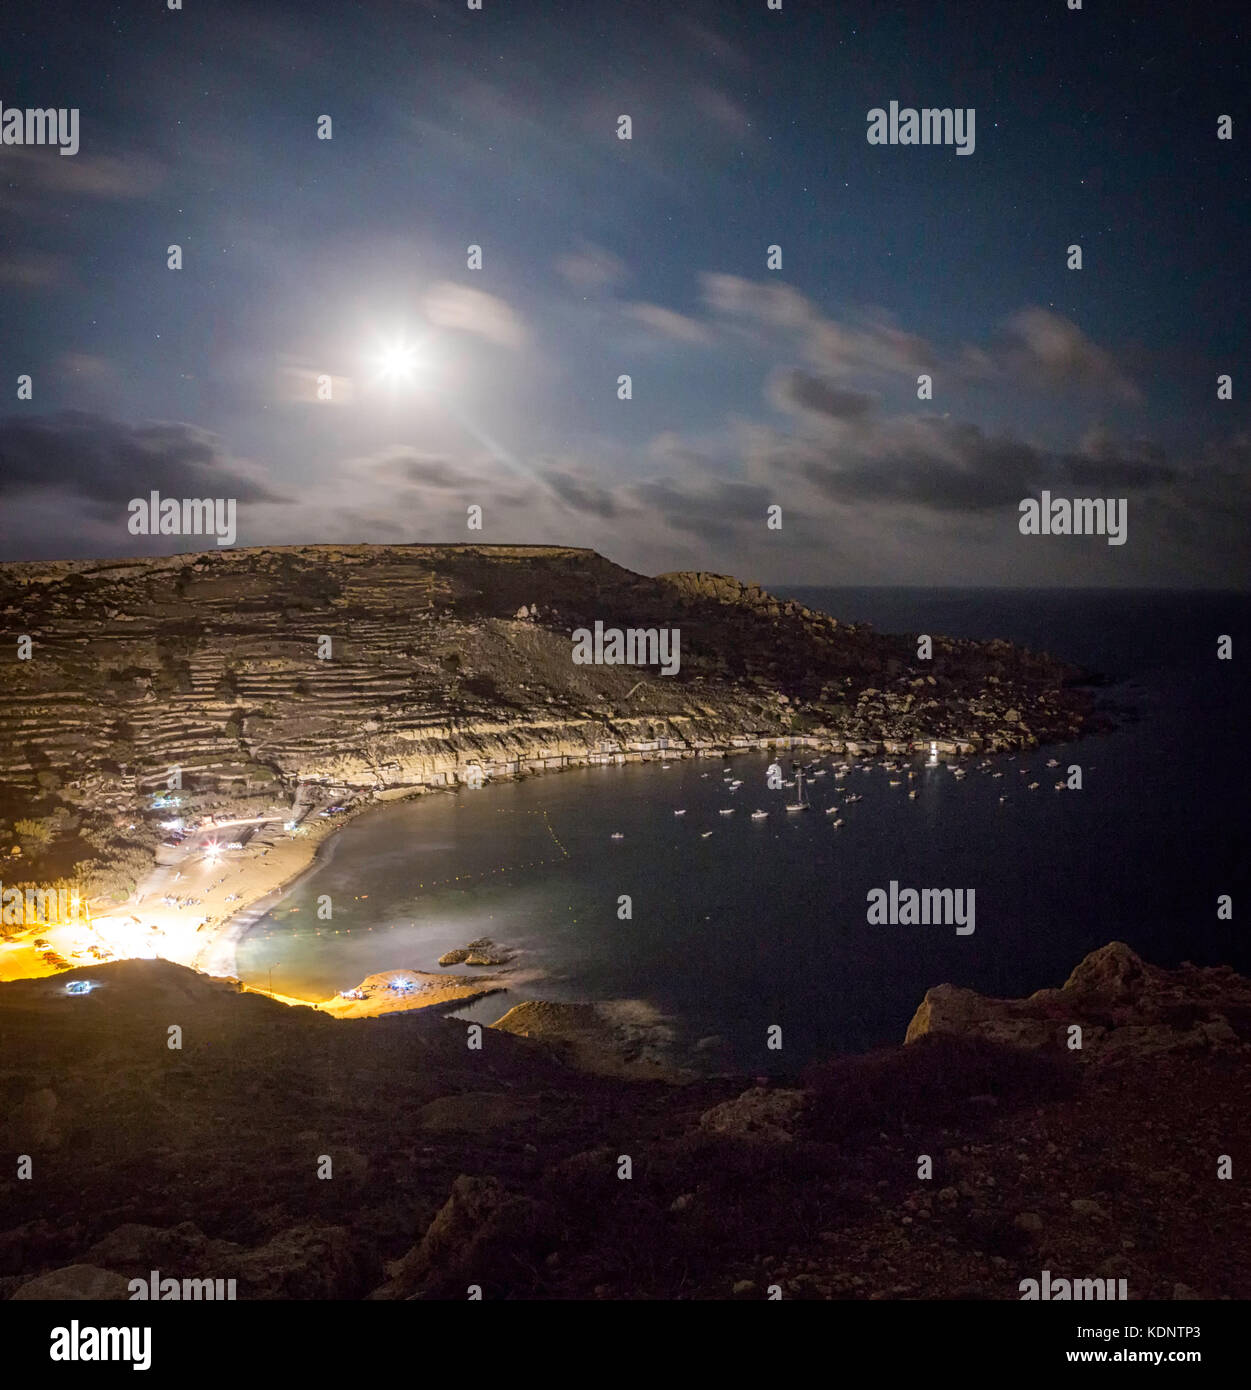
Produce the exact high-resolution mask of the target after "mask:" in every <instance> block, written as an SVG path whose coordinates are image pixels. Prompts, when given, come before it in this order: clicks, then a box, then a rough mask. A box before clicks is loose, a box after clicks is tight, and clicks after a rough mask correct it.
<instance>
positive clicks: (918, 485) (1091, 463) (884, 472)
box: [750, 415, 1177, 514]
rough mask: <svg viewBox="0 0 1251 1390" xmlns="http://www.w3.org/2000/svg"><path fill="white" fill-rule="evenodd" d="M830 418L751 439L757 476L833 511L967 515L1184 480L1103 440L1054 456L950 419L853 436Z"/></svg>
mask: <svg viewBox="0 0 1251 1390" xmlns="http://www.w3.org/2000/svg"><path fill="white" fill-rule="evenodd" d="M830 418H831V420H833V421H834V425H833V427H832V428H831V429H830V430H828V431H825V432H824V433H822V434H818V435H815V436H810V437H797V436H795V435H793V434H780V433H777V432H772V431H765V430H756V431H754V432H753V434H752V442H751V449H750V458H751V466H752V469H753V471H754V472H755V473H756V474H757V475H758V474H759V473H761V472H767V473H769V474H771V475H773V476H775V477H777V478H778V479H779V480H782V479H786V478H789V479H791V480H792V481H795V482H802V483H806V484H807V485H808V486H810V487H811V488H812V489H813V490H814V491H815V493H816V494H817V495H818V497H820V498H822V499H824V500H826V501H830V502H836V503H840V504H848V505H850V504H886V505H895V506H906V507H913V508H923V509H927V510H930V511H934V512H944V513H954V512H964V513H968V514H977V513H982V512H988V511H991V510H993V509H995V508H998V507H1005V506H1011V505H1015V504H1016V503H1017V502H1019V501H1020V500H1021V499H1022V498H1023V497H1027V496H1030V495H1032V494H1034V493H1036V492H1037V491H1038V490H1039V489H1041V488H1044V487H1046V488H1051V489H1053V490H1054V489H1057V488H1059V489H1066V488H1068V489H1071V488H1078V489H1079V490H1081V491H1082V492H1083V493H1088V492H1091V491H1093V492H1094V493H1096V494H1098V495H1108V494H1110V493H1116V494H1120V493H1123V492H1125V491H1127V490H1134V489H1143V488H1150V487H1154V486H1159V485H1164V484H1169V483H1172V482H1174V481H1175V479H1176V477H1177V470H1176V469H1175V468H1173V467H1170V466H1168V465H1167V464H1165V463H1164V462H1163V461H1162V460H1161V458H1160V457H1159V456H1158V454H1157V455H1149V454H1148V453H1146V452H1145V451H1143V450H1141V449H1139V450H1132V449H1123V448H1120V447H1117V446H1114V445H1113V444H1112V443H1111V441H1106V440H1105V441H1103V442H1102V443H1101V444H1100V445H1098V446H1095V445H1093V444H1088V445H1087V446H1086V447H1084V448H1082V449H1079V450H1077V451H1072V452H1054V451H1049V450H1046V449H1043V448H1040V447H1038V446H1037V445H1035V444H1032V443H1030V442H1028V441H1025V440H1022V439H1018V438H1015V437H1013V436H1011V435H1008V434H988V433H987V432H986V431H984V430H983V429H982V428H981V427H980V426H978V425H975V424H973V423H971V422H969V421H964V420H954V419H951V418H949V417H946V416H933V415H931V416H896V417H893V418H888V419H875V420H872V421H866V419H865V418H864V417H863V416H861V417H858V418H854V428H853V427H851V426H849V425H848V423H847V420H846V419H845V418H842V417H832V416H831V417H830Z"/></svg>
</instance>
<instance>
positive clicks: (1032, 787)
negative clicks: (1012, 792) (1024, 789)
mask: <svg viewBox="0 0 1251 1390" xmlns="http://www.w3.org/2000/svg"><path fill="white" fill-rule="evenodd" d="M1029 789H1030V791H1032V792H1036V791H1037V790H1038V783H1037V782H1031V783H1030V784H1029Z"/></svg>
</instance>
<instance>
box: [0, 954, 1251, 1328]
mask: <svg viewBox="0 0 1251 1390" xmlns="http://www.w3.org/2000/svg"><path fill="white" fill-rule="evenodd" d="M89 973H90V977H91V978H92V979H94V980H95V981H96V982H97V983H98V984H99V985H100V987H99V988H97V989H95V990H94V991H93V992H92V993H90V994H88V995H83V996H78V997H74V996H69V995H67V994H66V991H65V988H64V985H65V981H66V980H67V979H71V980H72V979H73V978H75V977H76V976H78V975H86V974H88V972H86V971H81V972H70V974H69V975H68V976H60V977H57V978H56V979H45V980H18V981H13V982H10V983H7V984H0V1150H3V1152H5V1153H8V1154H26V1155H29V1156H30V1161H31V1164H32V1167H33V1171H32V1174H31V1180H29V1181H17V1180H14V1178H13V1176H12V1170H10V1174H9V1175H6V1176H0V1296H10V1297H14V1298H18V1299H38V1298H62V1297H66V1298H73V1297H84V1296H93V1297H114V1298H124V1297H126V1292H127V1291H126V1280H128V1279H131V1278H143V1279H147V1278H148V1276H149V1273H150V1271H151V1270H153V1269H156V1270H158V1271H160V1273H161V1275H162V1277H173V1278H183V1277H191V1278H201V1279H202V1278H223V1279H226V1278H235V1279H237V1280H238V1295H239V1297H240V1298H254V1299H278V1298H297V1299H328V1298H353V1299H355V1298H377V1299H410V1298H417V1299H441V1298H451V1299H456V1300H458V1301H463V1300H464V1299H465V1297H466V1296H467V1289H468V1286H469V1285H471V1284H477V1285H479V1286H481V1288H482V1290H483V1296H484V1297H486V1298H491V1299H496V1298H526V1299H549V1298H568V1299H595V1298H599V1299H629V1298H658V1299H691V1298H696V1299H698V1298H707V1299H721V1298H735V1297H737V1298H745V1299H759V1298H765V1297H767V1296H768V1291H769V1289H770V1288H771V1287H773V1286H776V1287H778V1288H780V1289H781V1290H782V1296H783V1297H784V1298H788V1299H790V1298H845V1299H861V1298H875V1299H877V1298H952V1297H956V1298H991V1299H1017V1298H1019V1297H1020V1291H1019V1284H1020V1281H1021V1280H1022V1279H1027V1278H1034V1279H1037V1278H1038V1277H1039V1274H1040V1271H1042V1270H1044V1269H1047V1270H1050V1271H1051V1272H1052V1274H1053V1276H1056V1277H1059V1276H1064V1277H1068V1278H1083V1279H1084V1278H1114V1279H1122V1278H1123V1279H1125V1280H1126V1284H1127V1288H1128V1296H1129V1297H1130V1298H1131V1299H1154V1298H1195V1297H1210V1298H1218V1297H1228V1298H1246V1297H1248V1296H1249V1295H1251V1239H1249V1237H1251V1199H1249V1198H1248V1196H1247V1193H1246V1186H1245V1183H1243V1182H1242V1181H1241V1180H1240V1178H1239V1174H1240V1173H1243V1172H1245V1169H1246V1164H1247V1163H1248V1161H1251V1155H1248V1153H1247V1136H1246V1117H1247V1114H1248V1113H1251V1013H1249V1012H1248V1008H1247V1001H1248V999H1249V998H1251V981H1247V980H1245V979H1241V978H1239V977H1237V976H1235V975H1233V974H1232V973H1231V972H1227V971H1200V970H1195V969H1193V968H1190V967H1183V968H1182V969H1180V970H1162V969H1159V968H1157V967H1154V966H1150V965H1148V964H1146V963H1144V962H1143V961H1141V960H1140V959H1139V958H1138V957H1137V956H1136V955H1135V954H1134V953H1133V952H1132V951H1130V950H1129V949H1128V948H1127V947H1125V946H1123V945H1120V944H1117V943H1114V944H1113V945H1112V946H1109V947H1105V948H1103V949H1102V950H1101V951H1097V952H1095V953H1094V954H1093V955H1092V956H1090V957H1088V958H1087V959H1086V961H1084V962H1083V963H1082V964H1081V965H1080V966H1079V967H1078V969H1077V970H1076V971H1075V972H1074V975H1073V976H1072V977H1071V979H1070V981H1069V983H1068V984H1067V985H1066V986H1065V987H1064V988H1063V989H1061V990H1055V991H1050V992H1048V991H1044V992H1042V995H1041V996H1040V995H1036V996H1034V997H1033V1000H1032V1001H991V1000H979V999H978V997H977V996H974V995H972V994H970V993H968V992H962V993H961V995H960V998H961V1000H962V1003H961V1006H960V1008H959V1010H958V1011H957V1010H956V1009H954V1008H947V1007H946V1006H943V1008H942V1009H940V1008H939V1007H937V1006H936V1003H935V1001H936V999H943V998H948V999H949V998H950V997H951V996H950V993H949V992H948V993H945V994H940V993H939V992H938V991H932V992H931V994H930V996H929V998H928V999H927V1001H926V1004H925V1005H924V1006H923V1008H922V1010H921V1012H920V1013H919V1014H918V1020H917V1021H915V1022H914V1024H913V1026H912V1028H911V1029H910V1030H909V1038H910V1041H909V1042H908V1043H907V1044H906V1045H901V1046H898V1047H892V1048H884V1049H881V1050H880V1051H877V1052H874V1053H871V1054H869V1055H867V1056H863V1057H846V1058H841V1059H839V1060H837V1061H834V1062H830V1063H827V1064H824V1065H822V1066H818V1067H815V1068H813V1069H812V1070H811V1071H809V1072H807V1073H805V1074H804V1075H801V1076H796V1077H794V1078H793V1079H791V1080H787V1081H782V1082H779V1083H777V1084H774V1085H770V1086H760V1085H756V1084H753V1083H752V1082H751V1081H750V1080H749V1079H748V1078H735V1077H733V1076H725V1077H719V1078H696V1079H693V1080H690V1081H689V1082H687V1083H686V1084H672V1083H669V1082H664V1081H658V1080H649V1079H645V1078H637V1077H627V1076H617V1077H614V1076H606V1075H604V1074H602V1073H599V1074H591V1073H588V1072H586V1071H585V1070H583V1069H581V1068H580V1067H578V1066H575V1065H571V1059H572V1060H576V1058H575V1057H574V1054H572V1053H570V1052H569V1051H568V1050H567V1049H566V1048H565V1047H564V1046H563V1045H562V1044H561V1043H559V1042H550V1041H548V1040H546V1039H545V1038H544V1037H543V1036H542V1033H543V1030H542V1029H541V1028H538V1027H530V1028H529V1029H528V1031H529V1032H530V1033H531V1036H529V1037H524V1036H518V1035H517V1033H516V1032H515V1031H510V1030H505V1029H498V1028H487V1029H485V1030H484V1034H483V1039H482V1041H483V1046H482V1048H481V1050H479V1051H474V1050H470V1049H468V1048H467V1047H466V1045H465V1043H466V1035H465V1030H466V1025H465V1024H464V1023H461V1022H457V1021H455V1020H453V1019H449V1018H445V1017H440V1016H437V1015H436V1014H435V1013H434V1012H433V1011H431V1010H425V1011H422V1012H419V1013H410V1014H393V1015H388V1016H386V1017H384V1018H376V1019H341V1020H335V1019H331V1018H328V1017H326V1016H325V1015H324V1014H321V1013H318V1012H316V1011H314V1010H313V1009H309V1008H290V1007H286V1006H284V1005H281V1004H278V1003H276V1002H274V1001H273V1000H270V999H267V998H264V997H262V996H260V995H255V994H239V993H237V992H236V990H235V987H233V986H232V985H231V984H230V983H229V982H226V981H215V980H212V979H210V978H208V977H206V976H203V975H199V974H196V973H195V972H193V971H190V970H187V969H185V968H184V967H181V966H177V965H174V964H171V963H169V962H165V961H122V962H118V963H116V964H113V965H106V966H98V967H94V968H93V969H92V970H91V971H90V972H89ZM1026 1016H1037V1017H1039V1018H1041V1017H1043V1016H1045V1017H1046V1019H1047V1026H1046V1028H1045V1029H1043V1031H1041V1032H1037V1033H1035V1032H1031V1031H1029V1030H1028V1029H1024V1030H1017V1032H1016V1035H1015V1037H1014V1041H1013V1042H1012V1043H1009V1042H1005V1041H1003V1040H1002V1029H1001V1028H998V1027H995V1028H992V1027H990V1026H989V1025H990V1024H991V1023H992V1022H993V1021H994V1020H996V1019H997V1020H999V1021H1000V1022H1001V1023H1003V1024H1005V1025H1006V1024H1007V1023H1008V1022H1009V1021H1012V1022H1013V1027H1015V1021H1019V1020H1020V1019H1022V1018H1025V1017H1026ZM1094 1019H1101V1020H1102V1023H1100V1024H1098V1025H1097V1026H1099V1027H1102V1028H1103V1029H1104V1033H1103V1035H1102V1041H1101V1043H1100V1044H1099V1045H1097V1046H1092V1047H1090V1048H1089V1049H1088V1050H1086V1051H1085V1052H1084V1053H1079V1052H1075V1051H1073V1050H1071V1049H1070V1048H1069V1047H1068V1046H1067V1033H1066V1031H1065V1028H1064V1027H1063V1025H1064V1024H1066V1023H1068V1022H1072V1021H1078V1020H1086V1021H1090V1020H1094ZM940 1022H941V1025H942V1026H941V1027H939V1026H938V1025H939V1024H940ZM173 1023H177V1024H178V1025H179V1027H180V1028H181V1030H182V1031H181V1042H182V1046H181V1048H180V1049H176V1050H171V1048H170V1047H169V1046H168V1036H169V1033H168V1030H169V1027H170V1025H171V1024H173ZM1016 1043H1024V1044H1025V1046H1018V1045H1016ZM1100 1059H1102V1060H1100ZM919 1155H928V1156H929V1157H930V1160H931V1162H932V1174H931V1175H929V1176H926V1177H922V1176H920V1175H919V1162H918V1156H919ZM623 1157H625V1158H628V1159H629V1160H630V1163H631V1175H630V1177H629V1178H628V1180H625V1179H623V1178H622V1177H621V1176H620V1174H621V1171H622V1159H623ZM327 1162H328V1163H329V1165H330V1167H329V1170H327V1167H326V1165H327Z"/></svg>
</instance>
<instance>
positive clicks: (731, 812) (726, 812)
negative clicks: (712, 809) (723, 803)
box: [721, 806, 734, 816]
mask: <svg viewBox="0 0 1251 1390" xmlns="http://www.w3.org/2000/svg"><path fill="white" fill-rule="evenodd" d="M721 814H722V815H723V816H732V815H733V814H734V807H733V806H731V807H730V808H729V810H727V811H722V812H721Z"/></svg>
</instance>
